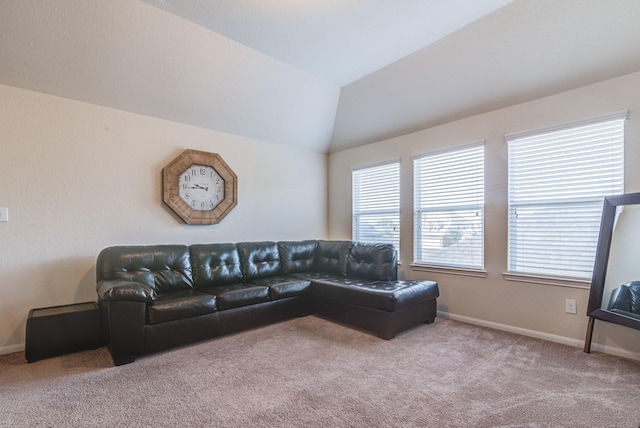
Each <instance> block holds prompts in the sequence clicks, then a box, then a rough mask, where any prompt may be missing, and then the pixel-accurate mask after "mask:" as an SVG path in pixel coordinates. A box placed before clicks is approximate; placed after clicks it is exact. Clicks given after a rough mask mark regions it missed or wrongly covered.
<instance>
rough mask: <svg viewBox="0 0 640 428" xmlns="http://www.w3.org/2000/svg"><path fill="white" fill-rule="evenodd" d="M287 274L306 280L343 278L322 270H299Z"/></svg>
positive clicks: (336, 279) (337, 279)
mask: <svg viewBox="0 0 640 428" xmlns="http://www.w3.org/2000/svg"><path fill="white" fill-rule="evenodd" d="M287 276H290V277H292V278H297V279H304V280H307V281H311V282H313V281H320V280H324V281H340V280H342V279H344V277H343V276H339V275H334V274H332V273H324V272H299V273H289V274H287Z"/></svg>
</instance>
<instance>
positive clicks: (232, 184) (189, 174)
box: [162, 150, 238, 224]
mask: <svg viewBox="0 0 640 428" xmlns="http://www.w3.org/2000/svg"><path fill="white" fill-rule="evenodd" d="M162 200H163V201H164V203H165V204H167V206H168V207H169V208H171V209H172V210H173V212H175V213H176V214H177V215H178V217H180V218H181V219H182V220H183V221H184V222H185V223H187V224H218V223H220V221H221V220H222V219H223V218H225V217H226V215H227V214H229V212H230V211H231V210H232V209H233V208H234V207H235V206H236V205H237V204H238V177H237V176H236V174H235V173H234V172H233V170H232V169H231V168H229V165H227V163H226V162H225V161H224V160H223V159H222V157H221V156H220V155H219V154H217V153H209V152H201V151H198V150H185V151H184V152H182V153H181V154H180V155H178V157H176V158H175V159H174V160H172V161H171V162H169V164H167V165H166V166H165V167H164V168H162Z"/></svg>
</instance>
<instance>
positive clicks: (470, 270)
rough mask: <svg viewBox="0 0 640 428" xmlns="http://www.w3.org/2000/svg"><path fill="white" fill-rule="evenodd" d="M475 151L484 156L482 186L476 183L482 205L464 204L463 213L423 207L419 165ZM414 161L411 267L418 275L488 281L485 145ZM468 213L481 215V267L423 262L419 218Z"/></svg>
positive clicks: (431, 154)
mask: <svg viewBox="0 0 640 428" xmlns="http://www.w3.org/2000/svg"><path fill="white" fill-rule="evenodd" d="M473 149H481V153H480V160H481V163H482V167H481V168H480V174H481V179H480V182H479V183H473V184H474V185H475V186H476V187H478V189H477V191H478V192H479V194H480V196H481V200H480V202H479V203H478V202H477V203H476V204H471V205H473V206H471V205H469V204H465V205H462V206H459V208H460V209H453V210H442V209H440V210H438V209H437V208H428V205H425V204H423V203H421V202H420V195H421V194H422V193H421V191H422V189H423V186H424V185H425V184H426V183H423V182H421V181H420V179H419V176H418V175H419V174H418V163H420V162H422V161H423V160H424V159H429V158H432V159H435V158H438V157H441V156H445V155H447V154H455V153H461V152H463V151H465V150H473ZM476 156H477V154H476ZM412 159H413V177H414V183H413V201H414V202H413V203H414V205H413V228H414V230H413V263H412V264H411V267H412V269H413V270H417V271H428V272H438V273H449V274H458V275H465V276H476V277H486V276H487V272H486V270H485V262H486V260H485V248H484V247H485V213H484V211H485V209H484V208H485V188H486V184H485V180H486V171H485V168H486V141H485V140H479V141H476V142H473V143H469V144H464V145H459V146H455V147H449V148H446V149H442V150H437V151H433V152H428V153H421V154H418V155H414V156H412ZM427 185H428V184H427ZM449 208H451V206H449ZM469 209H475V210H479V211H480V213H481V214H480V221H479V223H478V224H479V225H480V245H479V246H477V245H476V246H477V247H479V249H480V254H479V257H480V259H481V263H479V264H469V263H450V262H443V261H438V260H428V259H423V257H422V254H421V251H422V249H421V247H422V237H423V235H422V233H421V231H420V226H419V221H420V218H419V216H421V215H422V213H424V212H427V211H430V212H436V211H440V212H456V211H465V210H467V211H468V210H469Z"/></svg>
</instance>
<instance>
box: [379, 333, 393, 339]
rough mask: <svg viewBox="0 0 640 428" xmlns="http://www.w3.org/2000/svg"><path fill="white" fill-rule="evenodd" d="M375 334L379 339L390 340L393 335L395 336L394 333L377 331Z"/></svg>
mask: <svg viewBox="0 0 640 428" xmlns="http://www.w3.org/2000/svg"><path fill="white" fill-rule="evenodd" d="M377 336H378V337H379V338H380V339H384V340H391V339H393V338H394V337H396V335H395V334H394V333H378V334H377Z"/></svg>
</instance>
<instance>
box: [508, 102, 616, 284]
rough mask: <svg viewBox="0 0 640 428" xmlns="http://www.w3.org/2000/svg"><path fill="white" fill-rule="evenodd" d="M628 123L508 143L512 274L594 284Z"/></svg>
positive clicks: (597, 122) (608, 120) (576, 127)
mask: <svg viewBox="0 0 640 428" xmlns="http://www.w3.org/2000/svg"><path fill="white" fill-rule="evenodd" d="M625 118H626V112H620V113H616V114H613V115H609V116H608V117H602V118H599V119H593V120H590V121H583V122H581V123H579V124H573V125H568V126H566V127H564V128H554V129H552V130H544V131H539V132H533V133H527V134H521V135H515V136H513V135H512V136H507V143H508V146H509V243H508V253H509V255H508V269H509V272H510V273H524V274H534V275H536V274H537V275H542V276H556V277H569V278H579V279H588V278H591V274H592V270H593V263H594V258H595V252H596V244H597V241H598V234H599V230H600V216H601V212H602V202H603V197H604V196H607V195H614V194H621V193H623V187H624V186H623V176H624V170H623V168H624V156H623V153H624V119H625Z"/></svg>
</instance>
